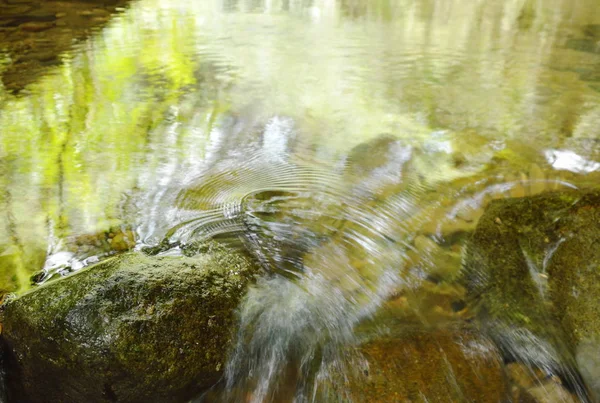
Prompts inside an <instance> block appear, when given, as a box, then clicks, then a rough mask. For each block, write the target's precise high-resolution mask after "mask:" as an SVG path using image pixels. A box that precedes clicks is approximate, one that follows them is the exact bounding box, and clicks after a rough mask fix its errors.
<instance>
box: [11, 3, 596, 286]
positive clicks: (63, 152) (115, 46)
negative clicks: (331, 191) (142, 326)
mask: <svg viewBox="0 0 600 403" xmlns="http://www.w3.org/2000/svg"><path fill="white" fill-rule="evenodd" d="M596 9H597V2H596V0H585V1H579V2H565V1H560V0H550V1H541V0H540V1H534V0H527V1H522V0H509V1H499V0H498V1H495V0H488V1H478V2H474V3H469V4H465V2H464V1H459V0H454V1H442V0H426V1H420V0H419V1H417V0H404V1H390V0H377V1H366V0H362V1H361V0H340V1H337V2H336V1H332V0H314V1H284V0H279V1H278V0H273V1H254V0H253V1H250V0H248V1H234V0H229V1H219V0H213V1H196V2H189V1H184V0H177V1H167V0H142V1H139V2H136V3H134V4H133V5H132V6H131V8H129V9H128V10H127V11H126V12H125V13H124V14H122V15H120V16H119V17H118V18H116V19H115V20H113V21H112V22H111V23H110V24H109V25H108V26H107V27H106V28H105V29H104V30H103V31H101V32H99V33H97V34H96V35H94V36H92V37H91V38H90V39H89V40H87V41H86V42H84V43H81V44H80V45H78V47H77V48H76V49H75V50H73V51H71V52H69V53H67V54H65V55H63V57H62V64H61V65H60V66H56V67H52V68H49V69H48V70H47V71H46V74H45V75H44V76H43V77H41V78H39V80H38V81H37V82H35V83H34V84H31V85H30V86H29V87H28V89H27V91H26V93H24V94H22V95H20V96H14V95H9V94H8V93H6V92H5V91H4V89H3V88H0V105H1V109H0V128H1V129H0V130H1V138H0V158H1V165H0V183H1V188H2V192H1V194H0V205H1V206H2V207H1V210H0V264H1V266H2V267H0V270H1V272H2V277H1V278H0V289H3V290H8V291H14V290H17V289H24V288H27V287H28V286H29V276H30V275H31V274H32V273H33V272H35V271H37V270H39V269H40V268H41V266H42V264H43V260H44V256H45V253H46V251H47V249H48V246H50V248H51V249H52V248H54V249H56V248H58V249H60V245H61V241H62V240H64V239H66V238H68V237H70V236H73V235H79V234H90V233H92V234H93V233H97V232H101V231H107V230H108V229H109V228H113V227H115V226H119V225H121V224H124V222H123V221H124V219H127V218H130V219H131V218H136V219H137V218H138V217H136V216H135V212H134V213H129V212H124V211H123V209H122V206H123V198H124V195H128V194H130V193H131V191H132V190H136V191H143V190H147V189H148V188H150V187H152V186H153V185H154V184H155V183H157V182H159V181H160V180H161V179H163V178H164V176H165V172H171V173H172V172H173V171H174V170H176V168H173V167H180V168H181V167H183V166H192V165H194V164H196V165H197V164H201V163H202V160H203V159H204V158H205V156H206V153H207V147H208V146H209V145H210V139H209V137H210V133H211V131H212V130H213V129H214V128H215V127H216V126H219V125H220V124H222V122H223V121H224V120H225V119H226V117H227V116H229V115H236V114H238V113H239V114H241V112H240V111H245V110H248V105H253V106H252V108H251V110H252V113H255V114H256V115H257V116H263V117H268V116H273V115H285V116H290V117H292V118H294V119H295V120H296V121H297V124H298V127H299V129H300V131H301V133H302V136H304V137H305V141H306V142H307V143H312V144H315V145H316V146H317V148H319V147H320V148H322V149H328V150H335V152H337V153H339V154H344V153H346V152H347V151H348V150H350V149H351V148H352V147H354V146H355V145H357V144H359V143H361V142H363V141H366V140H368V139H369V138H373V137H375V136H377V135H379V134H381V133H391V134H393V135H394V136H396V137H400V138H404V139H407V141H409V142H411V144H414V145H417V146H423V145H424V144H425V145H426V144H427V142H431V141H432V138H433V141H435V137H432V133H434V132H435V133H438V135H439V133H444V136H443V138H444V139H447V138H449V139H451V140H450V142H449V144H450V147H451V148H453V150H454V151H456V150H459V149H460V151H464V150H465V148H466V150H467V151H464V152H465V154H466V155H467V158H471V157H469V156H472V158H473V159H474V160H475V161H477V162H478V163H480V164H481V167H483V166H484V164H486V163H489V162H490V161H491V158H492V155H490V154H489V150H490V148H493V147H492V146H493V145H495V144H496V143H494V142H497V141H499V140H502V141H500V144H503V145H504V146H506V144H512V143H510V142H507V141H508V140H510V139H519V140H520V141H523V142H525V143H527V144H528V145H529V146H532V147H533V149H535V150H543V149H544V148H547V147H558V148H560V147H566V148H571V147H574V144H579V143H577V142H573V139H578V138H597V137H600V132H599V129H598V128H599V127H600V107H599V106H598V105H599V104H600V103H599V102H598V101H599V100H600V93H599V92H598V88H599V87H598V86H599V84H598V82H599V80H598V66H599V65H600V51H599V50H598V46H597V44H598V32H600V31H599V30H598V29H597V27H598V26H600V25H598V24H600V16H599V15H598V13H597V12H596ZM47 35H51V34H50V33H48V34H47ZM6 57H7V56H0V69H2V68H3V66H6V65H7V62H6ZM471 139H473V141H471ZM469 147H470V148H469ZM509 151H510V152H509ZM509 151H506V150H505V151H504V154H503V155H513V156H515V155H520V153H521V151H520V149H518V148H517V149H515V150H510V147H509ZM577 152H583V153H584V155H585V153H586V152H587V153H588V154H587V155H586V156H587V157H590V158H592V157H597V155H590V153H593V152H597V149H596V151H594V149H593V148H591V149H590V148H588V149H584V150H577ZM486 153H487V154H486ZM515 160H518V158H516V159H515ZM519 161H520V162H518V164H522V165H524V166H526V165H527V164H528V163H529V160H528V159H527V158H524V160H523V161H521V160H519ZM186 164H187V165H186ZM169 167H171V168H169ZM169 170H170V171H169ZM423 171H432V172H433V171H436V175H439V172H443V173H444V175H442V176H443V178H441V179H443V180H450V179H453V178H456V177H459V176H464V175H467V174H471V173H473V170H472V169H471V170H468V171H463V170H462V168H461V167H457V166H456V163H455V161H454V157H450V156H449V157H448V158H445V159H444V158H440V160H439V161H434V162H430V161H429V162H427V164H424V165H423ZM167 176H168V175H167ZM441 179H440V180H441ZM125 224H129V223H125ZM54 249H53V250H54Z"/></svg>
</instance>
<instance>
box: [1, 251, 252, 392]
mask: <svg viewBox="0 0 600 403" xmlns="http://www.w3.org/2000/svg"><path fill="white" fill-rule="evenodd" d="M256 273H257V270H256V269H255V267H254V266H253V265H252V264H251V263H250V262H249V261H248V260H246V259H245V258H244V257H242V256H239V255H237V254H236V253H235V252H232V251H231V250H228V249H225V248H223V247H221V246H219V245H216V244H213V243H210V244H209V248H208V250H207V251H206V252H205V253H203V254H201V255H196V256H194V257H148V256H145V255H143V254H139V253H129V254H124V255H121V256H118V257H115V258H111V259H108V260H106V261H104V262H101V263H98V264H97V265H94V266H90V267H89V268H87V269H83V270H81V271H80V272H78V273H76V274H74V275H72V276H69V277H66V278H64V279H61V280H57V281H53V282H50V283H47V284H45V285H43V286H41V287H38V288H35V289H34V290H33V291H31V292H29V293H26V294H25V295H23V296H21V297H19V298H17V299H15V300H12V301H10V302H9V303H7V304H6V305H5V306H4V312H3V317H2V318H1V319H0V321H2V322H3V325H4V330H3V333H2V337H3V339H4V342H5V343H6V346H7V355H6V357H7V361H6V365H7V368H8V370H7V376H8V385H9V398H10V400H9V401H14V402H30V403H35V402H40V403H41V402H49V401H56V402H59V401H60V402H92V403H93V402H106V401H119V402H185V401H188V400H189V399H190V398H192V397H193V396H195V395H196V394H198V393H201V392H202V391H204V390H206V389H207V388H209V387H210V386H212V385H213V384H214V383H215V382H217V381H218V380H219V378H220V377H221V374H222V370H223V367H224V363H225V359H226V353H227V350H228V346H229V343H230V341H231V339H232V337H233V332H234V326H235V323H236V320H235V317H234V311H235V309H236V307H237V305H238V302H239V300H240V298H241V297H242V295H243V294H244V290H245V287H246V286H247V285H248V284H249V283H250V282H251V281H252V279H253V278H254V276H255V275H256ZM107 394H108V395H110V396H111V397H110V399H108V400H107Z"/></svg>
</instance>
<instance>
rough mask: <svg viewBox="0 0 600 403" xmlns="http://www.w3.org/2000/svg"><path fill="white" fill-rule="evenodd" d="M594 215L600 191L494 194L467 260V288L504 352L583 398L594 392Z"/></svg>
mask: <svg viewBox="0 0 600 403" xmlns="http://www.w3.org/2000/svg"><path fill="white" fill-rule="evenodd" d="M599 217H600V191H587V192H575V191H563V192H550V193H544V194H542V195H538V196H533V197H526V198H521V199H505V200H498V201H494V202H492V203H491V204H490V205H489V206H488V208H487V209H486V212H485V213H484V216H483V217H482V218H481V220H480V221H479V223H478V225H477V229H476V230H475V233H474V235H473V237H472V239H471V242H470V244H469V247H468V250H467V254H466V260H465V271H464V284H465V287H466V289H467V293H468V296H469V298H470V299H471V301H472V303H474V304H476V305H477V306H478V307H479V319H480V321H481V323H482V325H483V327H484V328H486V329H487V330H488V332H489V334H490V335H491V336H492V337H493V338H494V340H495V341H496V342H497V343H498V344H499V345H500V346H501V348H502V349H503V352H504V353H505V355H506V356H508V357H509V358H512V359H516V360H519V361H522V362H524V363H526V364H527V365H528V367H529V368H535V367H539V368H546V369H548V370H549V371H550V372H553V373H556V374H559V375H560V376H561V377H562V378H563V379H564V380H565V382H568V383H570V384H571V387H572V388H574V390H577V393H578V394H579V396H580V397H581V398H584V396H585V395H586V394H587V392H586V388H587V389H589V392H590V393H591V394H592V396H594V397H596V398H598V397H600V385H599V384H598V382H597V371H596V369H597V367H598V362H600V249H598V247H597V245H599V244H600V227H598V222H599ZM581 377H583V380H584V381H585V382H582V381H581V379H582V378H581Z"/></svg>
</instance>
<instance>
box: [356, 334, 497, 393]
mask: <svg viewBox="0 0 600 403" xmlns="http://www.w3.org/2000/svg"><path fill="white" fill-rule="evenodd" d="M360 350H361V352H362V353H363V355H364V356H365V358H366V359H367V361H368V370H367V371H365V372H366V373H365V374H363V375H359V376H357V379H354V380H352V381H351V383H350V388H351V394H352V398H353V400H354V401H357V402H459V401H460V402H502V401H506V400H508V396H509V390H508V386H507V383H506V379H505V376H504V373H503V367H502V360H501V358H500V354H499V352H498V350H496V348H495V347H494V345H493V343H492V342H491V341H489V340H488V339H486V338H484V337H482V336H481V335H480V334H478V333H476V332H474V331H472V330H468V329H467V330H465V329H440V330H435V331H431V332H424V331H411V332H408V333H406V334H403V335H401V336H398V337H394V338H385V339H379V340H375V341H371V342H369V343H367V344H365V345H363V346H362V347H361V348H360Z"/></svg>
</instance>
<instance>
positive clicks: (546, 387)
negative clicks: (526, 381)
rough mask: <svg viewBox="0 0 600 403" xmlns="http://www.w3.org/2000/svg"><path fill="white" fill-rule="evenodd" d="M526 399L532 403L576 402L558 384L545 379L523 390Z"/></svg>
mask: <svg viewBox="0 0 600 403" xmlns="http://www.w3.org/2000/svg"><path fill="white" fill-rule="evenodd" d="M525 395H528V399H529V400H528V401H531V402H534V403H556V402H562V403H576V402H577V400H575V398H574V397H573V396H572V395H571V394H570V393H569V392H568V391H567V390H566V389H565V388H564V387H563V386H562V385H560V384H558V383H556V382H552V381H547V382H544V383H542V384H540V385H539V386H536V387H533V388H530V389H528V390H527V391H525Z"/></svg>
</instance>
